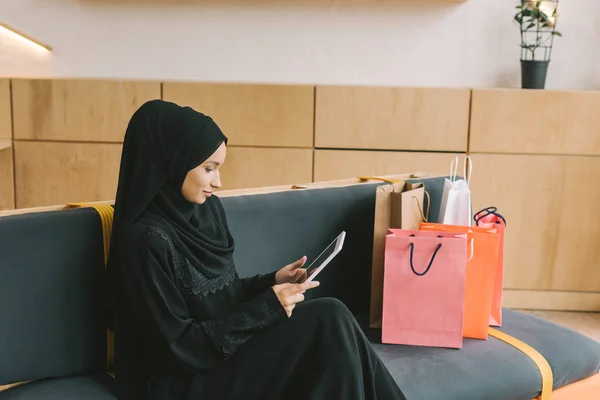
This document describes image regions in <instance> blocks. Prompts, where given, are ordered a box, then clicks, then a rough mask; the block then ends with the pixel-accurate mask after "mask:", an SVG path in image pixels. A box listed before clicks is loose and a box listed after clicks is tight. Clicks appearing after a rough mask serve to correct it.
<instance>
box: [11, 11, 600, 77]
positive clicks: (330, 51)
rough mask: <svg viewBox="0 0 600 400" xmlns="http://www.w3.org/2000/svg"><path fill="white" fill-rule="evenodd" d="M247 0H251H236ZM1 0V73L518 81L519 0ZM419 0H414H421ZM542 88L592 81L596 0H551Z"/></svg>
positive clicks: (596, 70)
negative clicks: (549, 50) (34, 41)
mask: <svg viewBox="0 0 600 400" xmlns="http://www.w3.org/2000/svg"><path fill="white" fill-rule="evenodd" d="M244 3H246V4H251V5H250V6H249V5H244ZM416 3H417V4H414V3H412V4H409V3H407V0H0V20H4V21H5V22H7V23H9V24H11V25H13V26H16V27H18V28H20V29H22V30H23V31H25V32H27V33H29V34H31V35H33V36H35V37H38V38H39V39H41V40H43V41H45V42H47V43H49V44H51V45H52V46H53V47H54V52H53V53H51V54H50V55H47V54H46V55H45V54H43V53H41V52H39V51H35V50H34V49H31V48H30V47H29V46H27V45H24V44H23V43H21V42H19V41H16V40H14V38H12V37H9V35H7V34H6V33H0V76H4V77H12V76H18V77H81V78H83V77H90V78H104V77H106V78H127V79H132V78H133V79H135V78H140V79H172V80H201V81H226V82H232V81H233V82H269V83H307V84H323V83H330V84H376V85H379V84H381V85H411V86H469V87H490V86H493V87H518V86H519V85H520V75H519V73H520V67H519V56H520V49H519V32H518V28H517V27H516V26H515V25H514V23H513V22H512V17H513V15H514V11H515V9H514V7H515V5H516V4H517V3H518V0H467V2H465V3H462V4H449V3H444V2H441V3H437V4H435V1H434V0H420V1H417V2H416ZM419 3H421V4H419ZM559 11H560V12H561V19H560V21H559V25H558V28H559V30H561V31H562V32H563V34H564V38H562V39H559V40H556V41H555V49H554V52H553V61H552V63H551V67H550V72H549V76H548V83H547V87H548V88H549V89H600V0H561V4H560V8H559Z"/></svg>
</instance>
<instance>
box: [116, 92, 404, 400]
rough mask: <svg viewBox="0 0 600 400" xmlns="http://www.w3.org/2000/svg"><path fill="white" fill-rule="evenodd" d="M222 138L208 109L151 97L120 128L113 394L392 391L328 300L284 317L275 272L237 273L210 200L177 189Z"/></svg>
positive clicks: (216, 203)
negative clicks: (201, 200) (123, 128)
mask: <svg viewBox="0 0 600 400" xmlns="http://www.w3.org/2000/svg"><path fill="white" fill-rule="evenodd" d="M224 143H225V144H226V143H227V138H226V137H225V135H224V134H223V133H222V132H221V130H220V128H219V127H218V126H217V125H216V123H215V122H214V121H213V120H212V119H211V118H210V117H208V116H206V115H204V114H201V113H199V112H196V111H194V110H192V109H191V108H189V107H180V106H178V105H176V104H174V103H169V102H165V101H161V100H154V101H150V102H147V103H145V104H144V105H143V106H142V107H140V109H139V110H138V111H136V113H135V114H134V115H133V117H132V119H131V121H130V123H129V125H128V128H127V132H126V134H125V140H124V144H123V154H122V158H121V167H120V172H119V184H118V189H117V196H116V199H115V218H114V223H113V231H112V232H113V233H112V238H111V248H110V254H109V260H108V264H107V271H108V273H107V275H108V277H109V280H108V285H107V288H108V296H107V298H108V299H109V304H108V310H107V311H108V316H109V317H108V318H109V321H108V322H109V327H110V328H111V329H112V328H113V327H114V331H115V365H116V379H117V386H118V390H119V397H120V398H121V399H123V400H138V399H140V400H141V399H143V400H147V399H160V400H210V399H244V400H246V399H247V400H252V399H287V398H292V399H294V398H297V399H386V400H396V399H403V398H404V396H403V395H402V393H401V392H400V390H399V389H398V387H397V386H396V383H395V382H394V380H393V378H392V377H391V376H390V374H389V373H388V371H387V370H386V368H385V367H384V365H383V364H382V363H381V361H380V359H379V358H378V357H377V355H376V354H375V353H374V352H373V350H372V349H371V347H370V346H369V343H368V342H367V340H366V338H365V336H364V335H363V333H362V331H361V330H360V329H359V327H358V325H357V323H356V321H355V320H354V318H353V316H352V315H351V314H350V313H349V312H348V310H347V309H346V308H345V306H343V305H342V304H341V303H340V302H339V301H337V300H332V299H327V300H317V301H313V302H307V303H304V304H300V305H298V306H297V307H296V309H295V310H294V313H293V315H292V317H291V318H288V316H287V314H286V312H285V310H284V308H283V306H282V305H281V304H280V302H279V299H278V298H277V295H276V294H275V292H274V291H273V289H272V286H273V285H275V273H272V274H267V275H262V276H255V277H252V278H245V279H240V278H239V277H238V274H237V271H236V268H235V266H234V264H233V252H234V248H235V245H234V239H233V237H232V236H231V233H230V231H229V228H228V226H227V218H226V216H225V211H224V209H223V206H222V205H221V202H220V200H219V198H218V197H216V196H212V197H207V198H206V201H205V202H204V203H203V204H193V203H190V202H188V201H187V200H185V199H184V198H183V195H182V194H181V186H182V184H183V182H184V180H185V178H186V175H187V173H188V171H190V170H191V169H194V168H196V167H198V166H200V165H202V163H203V162H204V161H206V160H207V158H208V157H210V156H211V155H212V154H213V153H214V151H215V150H216V149H217V148H220V146H221V145H222V144H224ZM213 179H214V178H213ZM214 182H215V185H218V184H217V183H216V180H215V181H214ZM212 185H213V182H211V186H212ZM274 267H276V266H274ZM113 322H114V323H113Z"/></svg>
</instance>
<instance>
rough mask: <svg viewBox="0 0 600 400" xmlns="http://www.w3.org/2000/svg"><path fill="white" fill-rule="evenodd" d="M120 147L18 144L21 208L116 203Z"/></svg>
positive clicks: (117, 145) (18, 203) (40, 143)
mask: <svg viewBox="0 0 600 400" xmlns="http://www.w3.org/2000/svg"><path fill="white" fill-rule="evenodd" d="M120 159H121V145H120V144H105V143H103V144H98V143H68V142H65V143H52V142H15V169H16V171H15V172H16V173H15V176H16V189H17V207H18V208H25V207H39V206H48V205H59V204H65V203H68V202H78V201H101V200H112V199H114V197H115V194H116V189H117V180H118V175H119V162H120Z"/></svg>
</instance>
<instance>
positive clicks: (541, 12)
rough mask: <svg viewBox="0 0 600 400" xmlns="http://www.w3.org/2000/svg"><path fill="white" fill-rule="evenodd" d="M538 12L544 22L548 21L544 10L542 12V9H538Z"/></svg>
mask: <svg viewBox="0 0 600 400" xmlns="http://www.w3.org/2000/svg"><path fill="white" fill-rule="evenodd" d="M539 13H540V17H542V19H543V20H544V21H545V22H550V18H549V17H548V16H547V15H546V13H545V12H543V11H539Z"/></svg>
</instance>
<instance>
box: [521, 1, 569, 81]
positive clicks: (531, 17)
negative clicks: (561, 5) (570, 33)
mask: <svg viewBox="0 0 600 400" xmlns="http://www.w3.org/2000/svg"><path fill="white" fill-rule="evenodd" d="M558 1H559V0H521V5H519V6H517V10H518V12H517V14H516V15H515V19H514V20H515V21H516V22H517V23H518V24H519V27H520V29H521V86H522V88H523V89H544V88H545V86H546V73H547V71H548V65H549V63H550V59H551V57H552V45H553V44H554V37H555V36H562V34H561V33H560V32H559V31H557V30H556V22H557V19H558Z"/></svg>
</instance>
